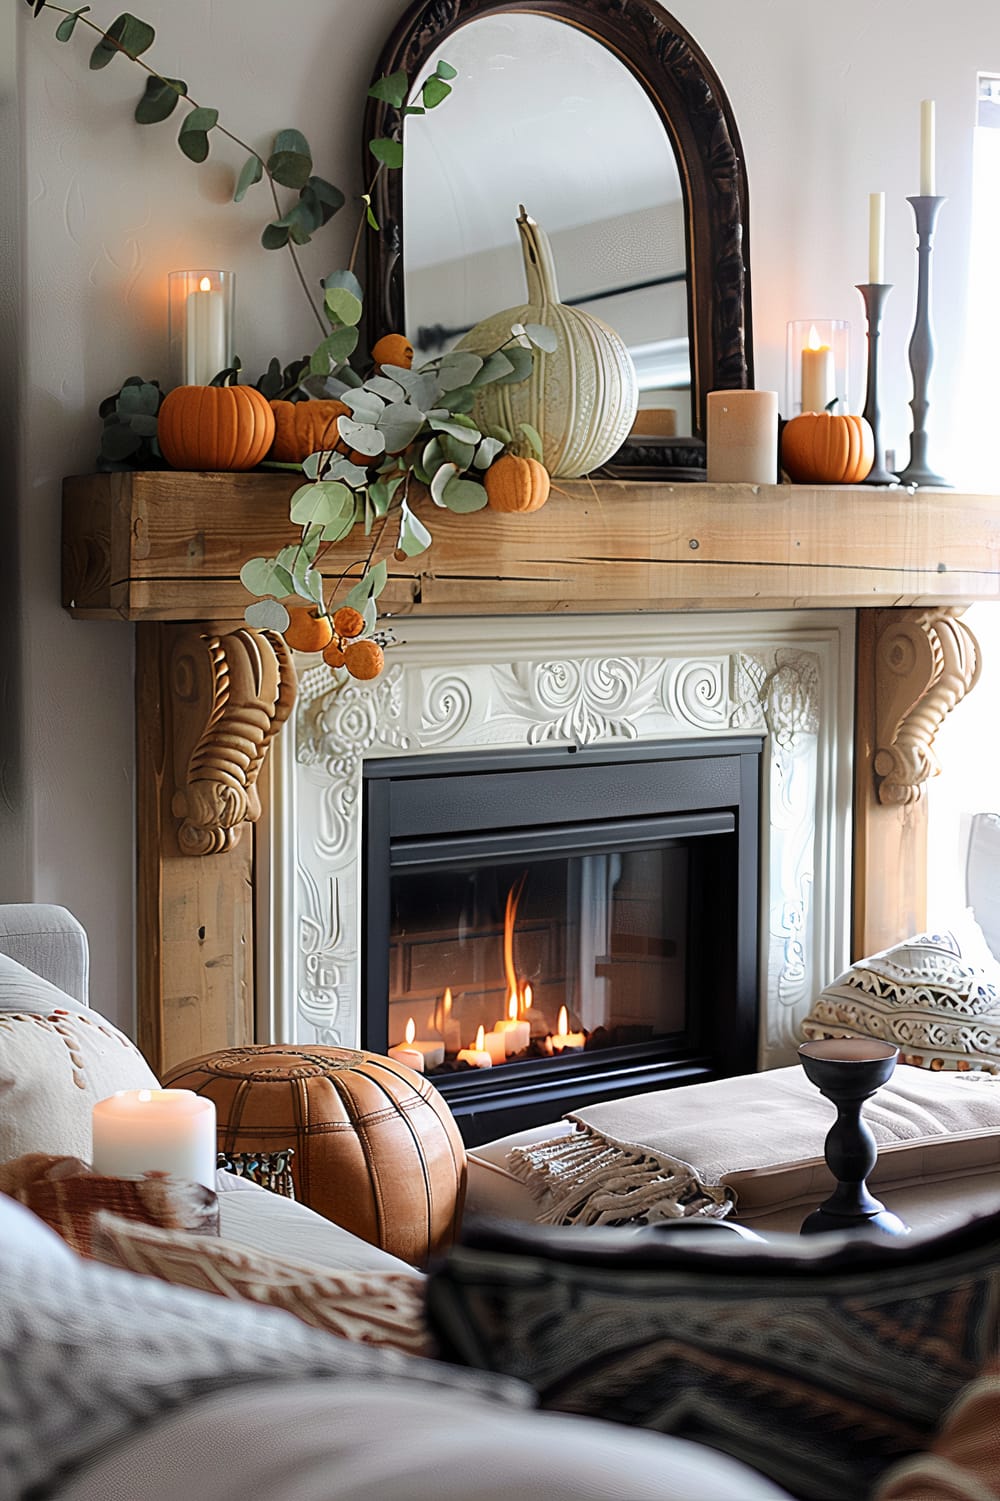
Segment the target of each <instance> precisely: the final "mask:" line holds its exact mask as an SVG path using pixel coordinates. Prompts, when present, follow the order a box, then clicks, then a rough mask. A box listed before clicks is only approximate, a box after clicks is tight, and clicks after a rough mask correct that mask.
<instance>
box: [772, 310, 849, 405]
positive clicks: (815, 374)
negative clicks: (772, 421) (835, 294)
mask: <svg viewBox="0 0 1000 1501" xmlns="http://www.w3.org/2000/svg"><path fill="white" fill-rule="evenodd" d="M850 334H851V329H850V324H849V323H846V322H845V321H844V319H843V318H799V319H796V320H795V322H793V323H789V325H788V337H787V340H786V344H785V415H786V416H787V417H797V416H798V415H799V413H800V412H826V411H831V412H838V413H840V414H842V415H843V414H845V413H847V412H849V411H850V407H849V406H848V405H847V372H848V368H849V366H848V361H849V356H850ZM831 403H835V405H831Z"/></svg>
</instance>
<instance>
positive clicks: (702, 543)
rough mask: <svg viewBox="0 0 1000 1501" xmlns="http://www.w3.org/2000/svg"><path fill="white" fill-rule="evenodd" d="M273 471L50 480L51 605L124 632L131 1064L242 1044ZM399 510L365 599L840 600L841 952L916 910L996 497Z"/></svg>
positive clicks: (339, 552) (911, 920)
mask: <svg viewBox="0 0 1000 1501" xmlns="http://www.w3.org/2000/svg"><path fill="white" fill-rule="evenodd" d="M297 486H298V481H297V479H296V478H295V477H294V476H290V475H286V474H263V473H259V474H247V475H241V474H185V473H176V472H152V471H150V472H135V473H121V474H104V475H81V476H77V477H74V478H71V479H67V480H66V481H65V482H64V492H63V567H62V599H63V604H64V605H65V607H66V609H67V610H69V611H70V612H71V614H73V615H74V616H76V617H77V618H79V619H83V620H87V619H94V620H120V621H126V622H135V624H136V626H137V633H136V685H135V703H136V748H137V749H136V757H137V786H138V807H137V827H138V835H137V839H138V851H137V853H138V872H139V874H138V907H137V913H138V917H137V929H138V932H137V939H138V949H137V962H138V982H139V1042H140V1045H141V1046H142V1047H143V1050H144V1051H145V1052H146V1055H147V1056H148V1057H149V1059H150V1060H151V1062H152V1063H153V1066H154V1067H155V1068H157V1069H162V1068H163V1067H165V1066H167V1065H168V1064H170V1063H174V1062H178V1061H180V1060H181V1059H183V1058H185V1057H189V1056H192V1055H193V1054H197V1053H201V1052H204V1051H208V1050H210V1049H213V1048H216V1047H226V1046H233V1045H239V1044H244V1043H248V1042H252V1041H254V1040H255V1026H256V1023H255V1007H254V986H255V973H256V964H257V962H258V961H259V960H260V959H261V953H260V952H258V950H259V949H260V947H261V946H260V945H259V944H258V942H257V924H258V920H259V918H258V903H257V886H258V875H257V863H256V862H257V856H258V839H257V835H258V827H259V826H257V825H255V824H254V823H253V822H252V819H253V817H254V810H256V809H259V806H260V804H259V802H258V801H257V799H256V777H257V772H258V771H259V770H260V768H261V766H262V764H263V757H264V755H265V754H266V745H267V742H268V740H269V739H270V737H271V736H272V735H273V734H274V733H275V732H276V730H277V728H278V726H279V725H280V721H281V719H282V718H283V717H284V715H285V714H287V712H288V711H289V709H290V707H291V699H292V697H293V696H294V672H293V669H292V666H291V663H290V661H289V662H285V663H284V664H282V662H281V661H279V660H278V658H279V657H280V656H281V653H280V651H277V648H278V647H279V646H280V642H279V643H275V642H271V643H270V644H269V643H268V642H266V641H261V642H256V641H255V640H254V639H253V638H255V637H256V636H257V634H258V633H255V632H253V631H250V630H248V629H247V628H245V627H244V625H243V616H244V611H245V609H246V607H247V605H248V604H249V603H250V602H251V599H252V596H251V595H249V594H248V593H247V591H246V590H245V589H244V587H243V585H242V584H241V583H240V578H239V573H240V568H241V567H242V565H243V564H244V563H245V562H246V560H247V559H248V558H251V557H254V556H258V555H263V556H273V555H274V554H275V553H276V552H277V551H278V550H279V549H280V548H281V547H283V546H286V545H287V544H288V543H289V542H290V541H292V540H294V537H295V535H296V531H295V528H293V527H292V525H291V523H290V522H289V519H288V501H289V497H290V496H291V494H292V493H293V491H294V490H295V489H296V488H297ZM424 514H425V516H426V519H427V522H428V525H429V526H430V529H431V531H432V532H433V535H434V545H433V548H432V549H431V550H430V551H429V552H428V553H427V554H425V555H424V556H422V557H418V558H413V559H406V558H394V557H393V556H392V547H393V542H394V537H393V536H392V535H390V533H389V532H388V531H387V533H386V536H385V539H384V543H382V544H381V545H380V549H379V555H380V556H386V557H387V559H388V562H389V583H388V586H387V588H386V590H385V592H384V594H383V595H382V596H381V599H380V601H379V604H380V608H381V610H382V611H383V612H384V613H387V614H390V615H397V616H402V615H414V614H425V615H429V614H434V615H452V616H457V617H459V616H463V615H466V616H468V615H504V614H509V613H512V612H515V611H516V612H523V613H540V614H545V613H553V612H564V613H577V614H594V613H601V612H607V613H608V614H611V613H619V614H622V613H629V612H636V611H642V612H653V611H698V610H705V611H709V610H713V611H718V610H734V611H745V610H755V609H796V608H813V609H815V608H817V607H820V608H849V609H856V610H857V611H858V627H857V642H858V651H857V686H856V721H855V723H856V747H857V750H856V768H855V770H856V787H855V805H854V870H855V878H854V908H855V915H854V937H853V944H854V951H855V953H856V954H861V953H871V952H873V951H874V950H876V949H878V948H882V947H885V946H887V945H888V944H890V943H892V942H894V941H895V940H896V939H898V938H900V937H902V936H904V934H905V933H907V932H913V931H915V929H916V928H918V927H919V926H920V924H921V923H922V922H923V921H924V917H925V911H924V909H925V905H926V901H925V898H926V798H925V797H924V796H923V791H924V783H925V780H926V777H927V776H928V775H929V774H931V772H932V771H933V769H934V764H935V763H934V759H933V739H934V735H935V733H936V729H937V727H938V725H939V724H940V722H941V720H942V718H943V717H944V715H945V714H947V713H948V712H950V710H951V708H953V707H954V705H955V704H956V703H957V702H958V701H959V700H960V699H961V697H962V696H963V694H965V693H967V692H968V691H969V690H970V689H971V688H972V686H973V685H974V683H975V680H976V676H977V674H978V668H979V656H978V649H977V647H976V643H975V640H974V638H973V637H972V635H971V632H969V631H968V628H967V627H965V626H964V625H963V624H962V623H961V622H960V621H959V619H958V617H959V616H960V615H961V613H962V610H963V609H964V607H965V606H966V605H969V604H971V603H974V602H978V601H983V600H1000V497H997V496H992V495H965V494H955V493H953V492H951V491H944V490H922V491H917V492H916V493H911V492H909V491H906V490H901V489H891V490H884V489H880V488H874V487H866V486H864V485H861V486H854V487H846V486H833V487H823V486H809V485H770V486H753V485H708V484H671V483H669V482H643V481H609V480H595V481H594V482H593V483H590V482H589V481H574V482H569V483H566V484H564V485H560V486H559V488H558V489H554V490H553V493H552V495H551V497H550V499H549V501H548V503H547V505H545V506H544V507H543V509H542V510H541V511H538V512H535V513H533V514H531V515H525V516H516V515H498V514H496V513H494V512H492V511H483V512H480V513H478V514H477V515H474V516H454V515H452V514H451V513H449V512H445V511H441V510H438V509H437V508H435V507H434V506H433V505H431V503H430V502H429V501H427V502H425V503H424ZM366 551H367V547H366V546H365V545H364V543H362V545H360V546H359V544H358V541H357V539H356V538H354V539H349V540H348V541H346V542H343V543H340V544H338V546H337V547H336V548H334V549H332V550H331V552H330V553H329V554H328V555H327V557H326V559H325V560H324V574H325V575H326V577H327V578H328V579H334V578H336V577H337V576H338V575H339V574H340V573H341V572H345V573H346V574H347V575H348V576H350V574H351V573H352V572H354V573H358V572H360V570H361V567H362V564H363V558H364V555H365V553H366ZM276 651H277V655H276ZM284 656H285V657H287V653H284ZM234 726H235V728H236V730H237V731H238V732H239V733H238V734H236V735H235V736H234V734H233V733H231V731H232V729H233V727H234ZM244 763H245V764H244ZM244 809H246V810H249V811H246V812H244V811H242V810H244ZM192 810H193V811H192ZM240 818H244V820H245V822H244V823H243V824H242V825H241V824H240V823H239V819H240ZM241 828H244V829H246V830H249V831H250V833H251V837H250V838H247V837H246V836H245V835H244V837H243V838H242V839H241V838H240V837H239V835H240V829H241ZM192 830H194V831H195V833H196V834H197V836H198V837H197V838H196V839H195V838H193V837H192ZM266 844H267V837H266V833H265V840H264V847H266ZM202 845H204V846H205V847H208V846H210V847H211V852H209V853H205V854H193V853H192V852H193V850H195V848H196V847H197V848H200V847H201V846H202ZM260 921H261V922H262V923H263V925H264V926H266V917H264V918H262V919H260ZM261 962H263V961H261Z"/></svg>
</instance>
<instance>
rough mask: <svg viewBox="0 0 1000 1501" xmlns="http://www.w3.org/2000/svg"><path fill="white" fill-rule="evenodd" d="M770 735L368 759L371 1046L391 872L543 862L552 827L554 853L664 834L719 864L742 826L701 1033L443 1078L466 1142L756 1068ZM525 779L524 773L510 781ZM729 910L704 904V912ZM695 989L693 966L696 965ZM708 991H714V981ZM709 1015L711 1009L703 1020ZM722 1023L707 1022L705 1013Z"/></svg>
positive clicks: (367, 1008) (365, 901) (722, 877)
mask: <svg viewBox="0 0 1000 1501" xmlns="http://www.w3.org/2000/svg"><path fill="white" fill-rule="evenodd" d="M763 745H764V741H763V737H762V736H761V737H758V736H739V737H735V736H734V737H726V738H725V739H722V738H719V739H698V740H684V741H630V742H615V743H613V744H608V743H604V744H601V745H595V746H541V747H534V746H528V747H524V748H516V749H511V750H507V749H504V750H498V751H487V752H461V753H448V752H445V753H442V754H431V755H422V756H402V757H392V758H386V759H371V760H369V761H367V762H366V763H365V766H364V769H363V779H362V798H363V818H362V854H361V860H362V866H361V868H362V921H361V926H362V934H363V937H362V952H361V1043H362V1046H363V1047H365V1048H367V1049H369V1050H370V1051H372V1052H376V1053H385V1052H386V1049H387V1047H388V1044H389V1038H388V1018H387V1012H388V1006H387V1002H388V996H389V933H390V923H391V900H390V886H391V879H392V874H393V872H394V871H406V870H411V871H412V870H414V869H419V868H420V867H421V866H427V867H428V868H433V866H434V865H435V864H439V865H441V864H448V863H450V862H451V861H453V860H454V859H455V858H456V857H461V855H462V854H463V853H466V852H467V853H470V854H476V855H477V856H478V855H482V854H486V853H489V852H490V850H491V849H492V850H494V851H495V852H496V854H497V857H498V858H512V857H515V856H516V857H517V858H526V859H530V858H531V856H532V853H533V851H536V850H538V851H539V857H543V856H544V852H545V850H553V845H552V843H550V844H549V845H547V846H545V847H544V849H541V850H540V849H539V831H541V832H542V833H544V834H547V835H548V836H550V838H551V836H552V835H553V833H554V834H555V837H556V839H557V841H558V840H559V839H560V838H561V840H562V842H561V843H558V842H557V843H556V845H555V848H554V852H555V853H558V852H559V850H560V849H561V850H563V851H564V852H567V853H568V852H572V853H588V852H590V851H591V850H592V849H596V848H599V847H603V848H606V847H607V845H608V842H609V840H611V839H624V840H626V841H627V843H628V845H629V847H630V848H632V847H642V845H643V844H646V845H649V844H654V843H659V842H662V840H663V839H664V838H665V837H668V838H673V837H678V838H683V839H685V840H690V841H691V848H692V850H694V851H696V852H700V851H704V858H705V859H706V861H708V862H709V863H711V861H712V860H713V859H715V855H714V853H713V850H714V846H715V845H716V844H717V843H718V841H712V840H711V839H705V840H704V841H703V842H701V843H700V842H699V837H700V836H702V835H713V834H732V835H734V836H735V839H736V849H735V859H732V858H729V859H728V860H727V862H726V866H727V871H728V874H724V873H723V872H722V871H721V869H720V871H719V873H718V875H717V876H713V874H712V872H711V870H709V872H708V876H709V880H710V882H711V883H712V884H711V889H712V890H713V891H714V892H715V894H716V897H717V899H718V902H719V904H720V906H721V908H722V915H723V919H724V923H725V925H726V926H727V928H728V931H729V932H730V934H731V944H730V945H729V947H728V949H726V950H725V951H724V952H720V955H719V964H718V967H717V969H716V970H715V971H714V972H713V974H712V976H711V977H709V978H708V979H705V978H703V979H702V981H701V986H702V989H701V991H700V992H699V996H700V997H702V998H703V999H704V1001H705V1003H706V1004H704V1005H702V1006H693V1005H692V1004H690V1002H691V1000H692V995H691V994H690V993H689V996H688V1002H689V1004H688V1005H687V1014H688V1017H689V1027H690V1030H689V1032H687V1033H684V1034H676V1035H675V1036H674V1037H672V1038H668V1039H657V1040H655V1041H654V1042H652V1043H649V1042H643V1043H639V1044H637V1045H633V1046H629V1047H625V1048H609V1049H606V1050H602V1051H595V1052H589V1051H587V1052H584V1053H577V1054H574V1055H572V1056H571V1057H563V1058H545V1059H526V1060H521V1061H518V1062H516V1063H509V1064H506V1065H505V1066H504V1068H503V1069H498V1070H496V1071H490V1072H486V1071H484V1072H483V1073H476V1072H475V1071H473V1070H469V1071H468V1072H464V1071H463V1072H457V1073H454V1074H445V1075H439V1074H435V1076H434V1081H433V1082H434V1084H435V1087H436V1088H438V1089H439V1090H440V1092H441V1094H442V1095H443V1096H444V1097H445V1099H446V1100H447V1101H448V1104H449V1106H450V1107H451V1110H452V1112H453V1113H454V1115H455V1118H456V1120H457V1121H458V1124H459V1128H460V1130H461V1131H462V1135H463V1137H464V1139H465V1141H466V1143H467V1145H469V1146H474V1145H478V1144H480V1143H482V1142H484V1141H488V1140H491V1139H493V1138H495V1137H498V1136H504V1135H508V1134H510V1133H511V1132H514V1131H520V1130H523V1129H526V1128H527V1127H530V1126H534V1125H541V1124H544V1123H545V1122H546V1121H549V1120H553V1119H556V1118H557V1117H558V1116H559V1115H561V1114H562V1113H564V1112H565V1111H567V1110H570V1109H574V1108H582V1107H583V1106H584V1105H586V1104H594V1103H597V1102H598V1101H603V1100H610V1099H616V1098H621V1097H622V1096H624V1095H629V1094H637V1093H642V1092H644V1091H647V1090H652V1089H660V1088H668V1087H674V1086H676V1085H679V1084H690V1083H696V1082H699V1081H702V1080H708V1079H715V1078H722V1077H726V1076H728V1075H732V1074H737V1073H745V1072H749V1071H751V1070H752V1069H753V1068H754V1067H755V1066H756V1054H757V1030H758V1013H759V997H758V991H759V982H758V946H759V939H758V927H759V921H758V890H759V869H758V867H759V859H760V835H759V822H760V812H759V810H760V776H761V765H762V756H763ZM512 778H514V779H516V781H512V780H511V779H512ZM716 920H717V912H716V911H715V910H713V911H712V912H711V913H709V912H708V910H707V908H705V909H703V910H701V911H700V912H695V913H692V914H691V918H690V921H691V922H692V924H693V925H694V928H695V929H696V930H697V928H698V925H699V923H704V924H706V925H707V924H708V923H709V922H710V921H712V922H715V921H716ZM688 983H689V992H690V989H691V987H692V985H693V983H694V977H693V975H692V974H691V973H690V972H689V977H688ZM706 986H707V993H706V990H705V987H706ZM699 1019H700V1020H699ZM709 1020H710V1023H711V1027H710V1031H709V1028H708V1022H709Z"/></svg>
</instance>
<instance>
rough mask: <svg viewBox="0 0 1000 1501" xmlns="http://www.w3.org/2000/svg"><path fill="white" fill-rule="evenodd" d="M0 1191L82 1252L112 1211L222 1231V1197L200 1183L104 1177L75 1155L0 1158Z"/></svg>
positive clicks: (149, 1221) (198, 1231) (197, 1231)
mask: <svg viewBox="0 0 1000 1501" xmlns="http://www.w3.org/2000/svg"><path fill="white" fill-rule="evenodd" d="M0 1191H2V1192H3V1193H6V1194H9V1195H10V1196H11V1198H13V1199H16V1200H17V1201H18V1203H20V1204H24V1205H25V1206H26V1208H28V1209H30V1210H31V1211H32V1213H33V1214H37V1215H38V1217H39V1219H42V1220H44V1221H45V1223H46V1224H47V1225H50V1226H51V1227H52V1229H53V1230H55V1231H57V1232H58V1234H59V1235H61V1236H62V1238H63V1240H64V1241H66V1243H67V1245H69V1246H72V1248H73V1250H74V1251H78V1252H79V1253H80V1255H81V1256H90V1255H91V1254H92V1249H93V1247H92V1242H93V1230H94V1219H95V1217H96V1216H97V1215H99V1214H100V1213H102V1212H107V1211H109V1210H110V1211H112V1212H113V1213H114V1214H116V1215H118V1216H119V1217H121V1218H122V1219H124V1220H126V1221H133V1222H135V1223H138V1224H145V1225H160V1226H163V1227H165V1228H168V1229H174V1230H184V1231H189V1232H191V1233H192V1234H193V1235H195V1236H206V1235H218V1233H219V1198H218V1195H217V1194H216V1193H215V1192H213V1190H212V1189H209V1188H206V1187H205V1186H204V1184H202V1183H189V1182H187V1181H185V1180H184V1179H182V1178H169V1177H166V1176H165V1175H163V1174H159V1173H150V1174H147V1175H146V1176H145V1177H142V1178H105V1177H103V1176H102V1175H101V1174H100V1173H94V1172H92V1171H91V1169H90V1168H89V1167H88V1166H87V1164H86V1163H83V1162H80V1161H78V1159H77V1158H75V1157H48V1156H46V1155H45V1154H44V1153H41V1152H30V1153H28V1155H27V1156H25V1157H16V1158H15V1159H14V1161H13V1162H5V1163H0Z"/></svg>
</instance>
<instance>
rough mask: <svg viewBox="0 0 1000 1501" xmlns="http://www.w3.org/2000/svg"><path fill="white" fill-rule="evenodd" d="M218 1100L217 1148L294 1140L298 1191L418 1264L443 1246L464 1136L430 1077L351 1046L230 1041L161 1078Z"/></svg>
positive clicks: (451, 1224)
mask: <svg viewBox="0 0 1000 1501" xmlns="http://www.w3.org/2000/svg"><path fill="white" fill-rule="evenodd" d="M163 1082H164V1085H165V1086H167V1087H173V1088H181V1089H193V1090H195V1091H196V1092H197V1093H198V1094H203V1095H206V1096H207V1097H208V1098H209V1099H212V1100H214V1102H215V1107H216V1111H217V1115H218V1123H219V1149H220V1151H223V1152H226V1153H230V1152H243V1151H267V1150H274V1149H276V1148H282V1147H293V1148H294V1151H295V1156H294V1158H293V1159H292V1179H293V1181H294V1184H295V1197H296V1198H297V1199H298V1200H300V1201H301V1202H302V1203H304V1204H308V1205H309V1206H310V1207H311V1208H313V1209H315V1210H317V1212H318V1213H320V1214H324V1215H326V1216H328V1218H330V1219H331V1220H335V1221H336V1222H337V1223H338V1224H340V1225H343V1226H345V1228H347V1229H348V1230H351V1231H352V1232H353V1233H354V1234H355V1235H359V1236H361V1238H362V1239H364V1240H369V1241H371V1242H372V1244H373V1245H377V1246H381V1247H383V1248H384V1249H385V1250H387V1251H390V1252H392V1254H393V1255H396V1256H401V1257H403V1258H404V1259H405V1260H406V1261H410V1262H412V1263H413V1264H414V1265H416V1266H422V1265H423V1264H424V1263H425V1262H426V1260H427V1258H428V1256H429V1255H431V1254H432V1253H433V1252H435V1251H439V1250H441V1249H443V1248H444V1247H445V1246H447V1245H450V1244H451V1241H452V1239H453V1237H454V1234H455V1231H456V1228H457V1226H458V1224H459V1221H460V1219H461V1214H462V1205H463V1201H464V1198H465V1175H466V1167H465V1147H464V1145H463V1142H462V1137H461V1134H460V1132H459V1130H458V1127H457V1126H456V1124H455V1121H454V1119H453V1117H452V1114H451V1111H450V1109H449V1108H448V1105H447V1104H446V1102H445V1101H444V1099H443V1098H442V1096H441V1095H440V1094H439V1093H438V1091H437V1090H436V1089H435V1088H434V1086H433V1084H431V1083H430V1081H429V1080H428V1079H425V1078H424V1076H423V1075H422V1074H417V1073H414V1072H413V1071H412V1070H410V1069H408V1068H404V1067H403V1066H402V1065H401V1064H398V1063H396V1062H394V1061H393V1060H392V1059H390V1058H384V1057H382V1056H381V1055H379V1054H376V1053H366V1052H362V1051H359V1050H356V1049H351V1048H330V1047H320V1046H319V1045H317V1046H314V1047H308V1048H306V1047H303V1048H295V1047H284V1046H278V1045H261V1046H258V1047H246V1048H229V1049H226V1050H224V1051H222V1052H218V1053H206V1054H205V1055H204V1056H202V1057H200V1058H195V1059H191V1060H190V1061H189V1062H186V1063H183V1064H181V1065H179V1066H178V1067H176V1068H174V1069H171V1071H170V1072H169V1073H168V1074H167V1075H166V1077H165V1078H164V1081H163Z"/></svg>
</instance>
